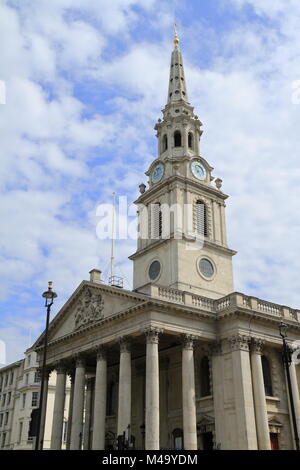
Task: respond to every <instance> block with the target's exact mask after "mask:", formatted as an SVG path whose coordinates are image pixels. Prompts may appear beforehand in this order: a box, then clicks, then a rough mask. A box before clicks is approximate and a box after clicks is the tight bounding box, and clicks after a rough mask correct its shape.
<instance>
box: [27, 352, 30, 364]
mask: <svg viewBox="0 0 300 470" xmlns="http://www.w3.org/2000/svg"><path fill="white" fill-rule="evenodd" d="M30 362H31V354H29V356H28V358H27V366H30Z"/></svg>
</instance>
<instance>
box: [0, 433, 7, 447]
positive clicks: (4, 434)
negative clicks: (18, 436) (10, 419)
mask: <svg viewBox="0 0 300 470" xmlns="http://www.w3.org/2000/svg"><path fill="white" fill-rule="evenodd" d="M5 441H6V433H5V432H4V433H3V434H2V439H1V447H2V448H3V447H4V446H5Z"/></svg>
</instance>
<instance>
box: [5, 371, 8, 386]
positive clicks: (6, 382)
mask: <svg viewBox="0 0 300 470" xmlns="http://www.w3.org/2000/svg"><path fill="white" fill-rule="evenodd" d="M7 384H8V373H7V374H6V376H5V387H7Z"/></svg>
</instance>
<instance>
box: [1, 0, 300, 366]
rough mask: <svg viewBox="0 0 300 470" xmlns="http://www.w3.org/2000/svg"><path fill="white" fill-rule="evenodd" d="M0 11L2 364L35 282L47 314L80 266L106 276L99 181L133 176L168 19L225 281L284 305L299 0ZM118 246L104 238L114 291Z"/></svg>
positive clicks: (133, 0) (20, 341) (163, 72)
mask: <svg viewBox="0 0 300 470" xmlns="http://www.w3.org/2000/svg"><path fill="white" fill-rule="evenodd" d="M0 21H1V28H0V57H1V68H0V80H1V88H2V90H3V84H5V88H6V104H1V105H0V133H1V146H0V156H1V163H0V164H1V168H0V191H1V199H0V201H1V203H0V216H1V224H0V246H1V250H0V256H1V263H0V271H1V283H0V301H1V311H0V341H1V340H2V341H5V343H6V348H7V349H6V350H7V357H6V361H7V362H12V361H14V360H17V359H19V358H21V357H22V354H23V351H24V350H25V349H26V348H27V347H28V346H29V345H30V343H32V342H33V341H34V340H35V339H36V337H37V336H38V334H39V333H40V332H41V330H42V329H43V326H44V315H45V312H44V308H43V303H42V298H41V296H40V295H41V292H43V290H45V289H46V287H47V281H48V280H52V281H53V282H54V288H55V290H56V292H57V293H58V296H59V297H58V299H57V302H56V305H55V308H54V309H53V314H55V313H56V312H57V311H58V309H59V307H61V305H62V304H63V303H64V302H65V300H66V299H67V298H68V297H69V295H70V294H71V293H72V291H73V290H74V289H75V288H76V286H77V285H78V284H79V283H80V282H81V280H82V279H88V276H89V274H88V272H89V270H90V269H92V268H94V267H97V268H100V269H102V270H103V272H104V277H105V278H106V279H107V276H108V266H109V256H110V252H109V241H101V240H99V239H98V238H97V236H96V226H97V222H98V219H97V216H96V208H97V206H98V205H99V204H100V203H105V202H109V201H110V199H111V193H112V191H116V192H117V194H118V195H125V196H127V197H128V200H129V201H132V200H134V199H135V198H136V196H137V194H138V185H139V184H140V183H141V182H146V177H145V175H144V171H145V170H146V169H147V167H148V165H149V163H150V162H151V161H152V160H153V159H154V158H155V156H156V138H155V132H154V130H153V126H154V124H155V122H156V120H157V119H158V118H159V117H161V109H162V108H163V106H164V105H165V103H166V95H167V87H168V73H169V70H168V69H169V62H170V54H171V50H172V34H173V33H172V27H173V24H174V23H177V24H178V26H179V32H180V38H181V50H182V52H183V56H184V65H185V73H186V80H187V86H188V92H189V99H190V101H191V103H192V105H194V106H195V111H196V114H198V115H199V117H200V119H201V121H202V122H203V129H204V134H203V136H202V140H201V153H202V155H203V157H204V158H205V159H207V160H208V161H209V163H210V164H211V165H212V166H213V167H214V168H215V170H214V176H215V177H220V178H222V179H223V190H224V191H225V192H226V193H227V194H229V195H230V196H231V197H230V199H229V200H228V203H227V226H228V232H229V237H228V238H229V246H230V247H231V248H233V249H235V250H237V251H238V254H237V255H236V257H235V259H234V273H235V289H236V290H238V291H242V292H245V293H247V294H249V295H254V296H257V297H260V298H264V299H266V300H270V301H273V302H277V303H280V304H286V305H289V306H292V307H295V308H297V307H299V306H300V279H299V256H298V255H299V252H300V221H299V200H300V189H299V181H300V165H299V162H300V130H299V129H300V126H299V122H300V103H299V102H300V99H299V98H300V93H299V89H300V2H299V0H209V1H208V0H178V1H177V0H111V1H110V2H108V1H107V0H51V1H49V0H6V1H5V0H4V1H2V2H1V4H0ZM2 95H3V93H2ZM2 98H3V96H2ZM2 101H3V100H2ZM134 250H135V241H134V240H123V241H122V242H118V245H117V259H118V272H119V273H120V274H122V275H123V276H124V277H125V279H126V281H125V287H127V288H130V286H131V269H132V267H131V262H130V261H128V260H127V257H128V256H129V255H130V254H131V253H133V252H134Z"/></svg>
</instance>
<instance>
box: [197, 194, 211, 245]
mask: <svg viewBox="0 0 300 470" xmlns="http://www.w3.org/2000/svg"><path fill="white" fill-rule="evenodd" d="M196 231H197V233H198V234H199V235H202V236H204V237H207V235H208V230H207V210H206V204H205V203H204V202H203V201H200V200H198V201H197V202H196Z"/></svg>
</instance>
